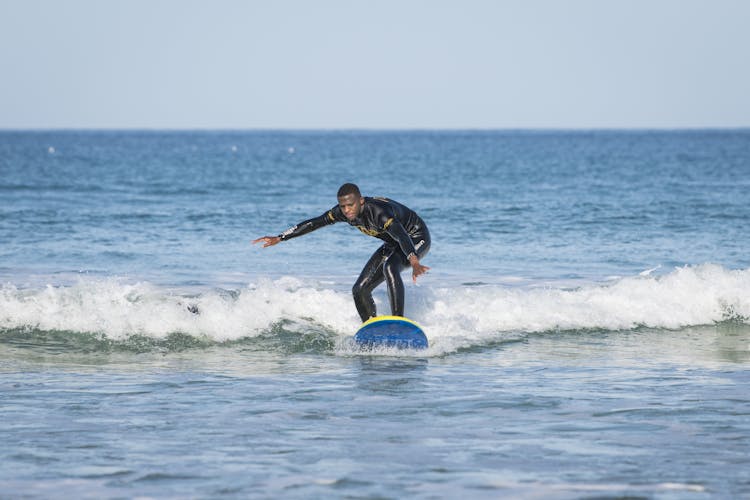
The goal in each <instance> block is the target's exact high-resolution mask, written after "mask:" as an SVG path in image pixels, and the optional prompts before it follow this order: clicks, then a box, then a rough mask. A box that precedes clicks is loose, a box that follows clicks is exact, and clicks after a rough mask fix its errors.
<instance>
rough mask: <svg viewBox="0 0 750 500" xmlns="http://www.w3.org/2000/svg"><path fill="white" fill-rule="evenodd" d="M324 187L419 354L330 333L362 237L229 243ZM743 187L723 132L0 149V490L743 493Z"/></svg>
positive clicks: (9, 134)
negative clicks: (385, 284)
mask: <svg viewBox="0 0 750 500" xmlns="http://www.w3.org/2000/svg"><path fill="white" fill-rule="evenodd" d="M344 182H355V183H357V184H358V185H359V186H360V188H361V189H362V191H363V193H364V194H365V195H367V196H387V197H391V198H393V199H395V200H397V201H399V202H401V203H404V204H405V205H407V206H409V207H410V208H412V209H414V210H416V211H417V212H418V213H419V214H420V215H421V216H422V218H423V219H424V220H425V221H426V223H427V224H428V225H429V228H430V231H431V234H432V239H433V243H432V249H431V252H430V254H429V255H428V256H427V257H426V258H425V259H424V260H423V263H424V264H426V265H428V266H430V268H431V269H430V272H429V273H428V274H427V275H425V276H423V277H420V278H419V280H418V282H417V283H416V284H413V283H412V282H411V279H410V276H409V275H408V273H405V274H404V279H405V282H406V314H407V315H408V316H409V317H411V318H412V319H414V320H416V321H417V322H419V323H420V324H422V326H423V327H424V329H425V331H426V332H427V336H428V338H429V341H430V347H429V349H427V350H426V351H409V350H406V351H398V350H388V349H384V350H380V351H378V350H376V351H368V352H361V351H359V350H358V349H357V348H356V347H355V346H354V345H353V343H352V336H353V334H354V332H355V331H356V329H357V327H358V326H359V323H360V321H359V318H358V316H357V314H356V311H355V308H354V305H353V302H352V299H351V292H350V289H351V285H352V284H353V282H354V280H355V279H356V277H357V275H358V273H359V271H360V269H361V267H362V266H363V265H364V263H365V262H366V261H367V259H368V258H369V256H370V255H371V253H372V252H373V251H375V249H376V248H377V247H378V244H379V241H378V240H376V239H373V238H369V237H366V236H364V235H362V234H361V233H359V231H357V230H356V229H354V228H352V227H349V226H348V225H346V224H337V225H333V226H330V227H326V228H322V229H320V230H318V231H316V232H314V233H311V234H308V235H306V236H304V237H301V238H297V239H294V240H290V241H288V242H284V243H282V244H280V245H278V246H275V247H272V248H266V249H261V248H259V246H252V245H251V244H250V241H251V240H253V239H254V238H257V237H260V236H263V235H266V234H271V235H274V234H278V233H280V232H282V231H283V230H285V229H287V228H288V227H289V226H291V225H293V224H295V223H297V222H300V221H301V220H304V219H306V218H309V217H313V216H317V215H320V214H322V213H323V212H325V211H326V210H327V209H329V208H330V207H332V206H333V205H334V204H335V203H336V197H335V194H336V190H337V189H338V187H339V185H341V184H342V183H344ZM749 192H750V131H748V130H724V131H719V130H709V131H701V130H694V131H574V132H562V131H445V132H434V131H412V132H401V131H371V132H366V131H320V132H305V131H299V132H294V131H289V132H281V131H268V132H264V131H250V132H157V131H144V132H137V131H101V132H85V131H52V132H42V131H40V132H13V131H5V132H0V497H1V498H129V497H153V498H215V497H226V498H248V497H257V498H331V497H333V498H455V497H459V496H466V497H470V498H617V497H624V496H627V497H636V498H640V497H643V498H743V497H744V498H750V390H748V387H749V385H750V252H748V249H749V248H750V203H748V200H750V198H749V197H748V193H749ZM375 300H376V304H377V306H378V310H379V312H380V313H383V314H388V313H389V312H390V311H389V308H388V301H387V297H386V295H385V292H384V290H382V287H381V289H378V290H377V291H376V293H375Z"/></svg>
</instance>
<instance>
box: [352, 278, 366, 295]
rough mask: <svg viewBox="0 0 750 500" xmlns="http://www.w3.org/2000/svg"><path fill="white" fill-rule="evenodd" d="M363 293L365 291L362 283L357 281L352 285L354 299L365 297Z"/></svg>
mask: <svg viewBox="0 0 750 500" xmlns="http://www.w3.org/2000/svg"><path fill="white" fill-rule="evenodd" d="M365 293H366V290H365V287H364V286H362V283H360V282H359V281H357V282H356V283H354V286H352V295H354V296H355V297H362V296H363V295H365Z"/></svg>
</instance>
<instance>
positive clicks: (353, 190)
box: [336, 182, 362, 198]
mask: <svg viewBox="0 0 750 500" xmlns="http://www.w3.org/2000/svg"><path fill="white" fill-rule="evenodd" d="M349 194H353V195H356V196H357V197H358V198H360V197H362V193H360V192H359V188H358V187H357V185H356V184H352V183H351V182H347V183H346V184H344V185H342V186H341V187H340V188H339V192H338V194H337V195H336V197H337V198H341V197H342V196H346V195H349Z"/></svg>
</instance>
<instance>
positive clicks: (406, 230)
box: [279, 197, 430, 321]
mask: <svg viewBox="0 0 750 500" xmlns="http://www.w3.org/2000/svg"><path fill="white" fill-rule="evenodd" d="M336 222H347V223H349V224H350V225H352V226H354V227H356V228H357V229H359V230H360V231H362V232H363V233H365V234H366V235H368V236H374V237H375V238H379V239H381V240H383V241H384V242H385V243H383V245H382V246H381V247H380V248H378V249H377V250H376V251H375V253H374V254H372V257H370V260H368V261H367V264H365V267H364V268H363V269H362V272H361V273H360V275H359V278H357V281H356V283H354V287H352V293H353V294H354V304H355V305H356V306H357V312H359V315H360V317H361V318H362V321H366V320H367V319H369V318H372V317H374V316H375V315H376V311H375V302H374V301H373V299H372V291H373V290H374V289H375V287H376V286H378V285H379V284H381V283H382V282H383V281H386V283H387V285H388V299H389V301H390V303H391V314H393V315H394V316H403V315H404V282H403V281H402V280H401V271H403V270H404V269H406V268H407V267H409V260H408V256H409V255H411V254H412V253H414V254H416V255H417V257H419V258H420V259H421V258H422V257H424V256H425V255H426V254H427V252H428V251H429V250H430V232H429V231H428V230H427V225H426V224H425V223H424V221H423V220H422V219H421V218H420V217H419V216H418V215H417V214H416V213H415V212H414V211H413V210H411V209H409V208H407V207H406V206H404V205H402V204H400V203H397V202H395V201H393V200H389V199H387V198H369V197H365V203H364V205H363V206H362V210H361V211H360V213H359V216H358V217H357V218H356V219H354V220H352V221H350V220H349V219H347V218H346V216H345V215H344V213H343V212H342V211H341V208H340V207H339V206H338V205H336V206H335V207H333V208H332V209H330V210H329V211H327V212H326V213H324V214H323V215H320V216H318V217H315V218H312V219H308V220H306V221H304V222H300V223H299V224H297V225H296V226H294V227H291V228H289V229H287V230H286V231H284V232H283V233H281V234H280V235H279V237H280V238H281V239H282V240H288V239H290V238H295V237H297V236H302V235H303V234H307V233H309V232H311V231H315V230H316V229H319V228H321V227H323V226H327V225H329V224H335V223H336Z"/></svg>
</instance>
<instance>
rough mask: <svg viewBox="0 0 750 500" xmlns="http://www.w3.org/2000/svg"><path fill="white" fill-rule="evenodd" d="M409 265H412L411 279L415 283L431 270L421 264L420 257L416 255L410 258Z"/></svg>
mask: <svg viewBox="0 0 750 500" xmlns="http://www.w3.org/2000/svg"><path fill="white" fill-rule="evenodd" d="M409 264H411V279H413V280H414V283H416V282H417V276H421V275H423V274H424V273H426V272H427V271H429V269H430V268H429V267H427V266H423V265H422V264H420V263H419V257H417V256H416V255H414V254H412V255H410V256H409Z"/></svg>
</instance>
